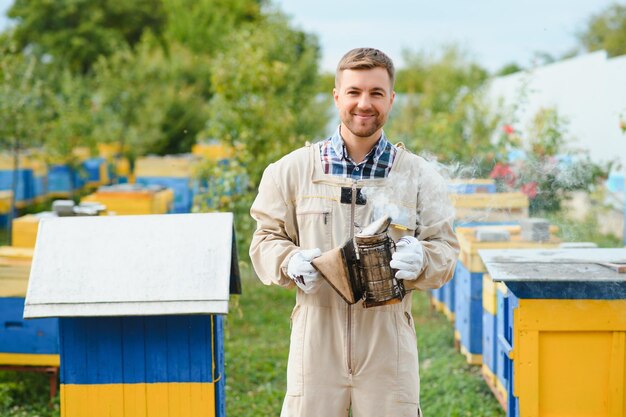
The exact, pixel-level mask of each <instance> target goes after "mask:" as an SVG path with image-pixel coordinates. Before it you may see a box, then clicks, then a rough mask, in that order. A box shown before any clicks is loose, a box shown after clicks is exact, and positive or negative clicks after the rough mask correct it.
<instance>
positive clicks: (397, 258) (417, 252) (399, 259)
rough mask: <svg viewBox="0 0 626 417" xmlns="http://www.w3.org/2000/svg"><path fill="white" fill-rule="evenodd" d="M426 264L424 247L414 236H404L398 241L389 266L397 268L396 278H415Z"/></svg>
mask: <svg viewBox="0 0 626 417" xmlns="http://www.w3.org/2000/svg"><path fill="white" fill-rule="evenodd" d="M423 265H424V249H423V248H422V244H421V243H420V241H419V240H417V239H415V238H414V237H413V236H404V237H403V238H401V239H400V240H398V242H397V243H396V251H395V252H394V253H393V255H391V262H390V263H389V266H391V267H392V268H393V269H397V270H398V272H396V278H398V279H406V280H415V279H417V276H418V275H419V273H420V271H421V270H422V266H423Z"/></svg>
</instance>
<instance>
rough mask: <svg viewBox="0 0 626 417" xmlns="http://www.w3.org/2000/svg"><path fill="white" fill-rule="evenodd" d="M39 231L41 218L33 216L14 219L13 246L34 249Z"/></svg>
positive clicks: (28, 215)
mask: <svg viewBox="0 0 626 417" xmlns="http://www.w3.org/2000/svg"><path fill="white" fill-rule="evenodd" d="M38 229H39V218H38V217H36V216H33V215H31V214H27V215H26V216H22V217H18V218H17V219H13V230H12V232H11V237H12V240H11V242H12V244H13V246H18V247H22V248H34V247H35V242H36V240H37V230H38Z"/></svg>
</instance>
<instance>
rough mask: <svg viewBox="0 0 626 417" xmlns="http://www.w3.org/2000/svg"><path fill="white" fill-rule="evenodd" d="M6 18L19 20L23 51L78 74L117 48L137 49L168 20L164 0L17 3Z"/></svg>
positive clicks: (35, 0)
mask: <svg viewBox="0 0 626 417" xmlns="http://www.w3.org/2000/svg"><path fill="white" fill-rule="evenodd" d="M7 14H8V16H9V17H10V18H13V19H15V20H16V21H17V25H16V28H15V39H16V40H17V42H18V44H19V47H20V48H21V49H23V50H25V49H27V48H29V49H32V50H33V51H35V52H36V53H37V54H39V55H40V56H44V55H45V56H50V57H52V59H53V60H54V61H56V62H58V63H62V64H64V65H67V66H68V67H69V68H70V69H71V70H72V71H74V72H79V73H85V72H87V71H89V69H90V68H91V66H92V65H93V64H94V63H95V62H96V60H97V59H98V57H100V56H101V55H104V56H107V55H110V54H111V53H113V52H114V51H115V50H116V48H117V47H118V45H120V44H124V45H130V46H133V45H135V44H136V43H137V42H139V40H140V39H141V37H142V35H143V33H144V32H145V31H147V30H150V31H152V32H153V33H155V34H157V35H158V34H160V33H161V32H162V31H163V28H164V25H165V20H166V16H165V12H164V8H163V4H162V0H139V1H130V2H129V1H124V0H15V2H14V3H13V6H11V8H10V9H9V11H8V13H7Z"/></svg>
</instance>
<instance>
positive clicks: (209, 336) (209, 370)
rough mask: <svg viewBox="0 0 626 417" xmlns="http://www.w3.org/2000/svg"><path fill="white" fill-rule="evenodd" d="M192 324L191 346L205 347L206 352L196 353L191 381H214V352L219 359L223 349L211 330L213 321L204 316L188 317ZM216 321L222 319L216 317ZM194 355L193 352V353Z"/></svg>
mask: <svg viewBox="0 0 626 417" xmlns="http://www.w3.org/2000/svg"><path fill="white" fill-rule="evenodd" d="M188 317H189V324H190V332H189V345H190V346H204V348H205V349H206V350H205V351H199V350H198V351H196V352H195V354H194V358H193V359H194V366H192V367H191V380H193V381H212V380H213V379H214V378H213V350H215V356H216V358H217V355H218V352H219V351H220V349H223V347H222V348H218V346H217V342H218V340H217V339H215V337H214V336H213V333H212V329H211V321H209V320H206V317H204V316H188ZM216 319H220V320H221V317H219V316H216ZM192 353H193V351H192Z"/></svg>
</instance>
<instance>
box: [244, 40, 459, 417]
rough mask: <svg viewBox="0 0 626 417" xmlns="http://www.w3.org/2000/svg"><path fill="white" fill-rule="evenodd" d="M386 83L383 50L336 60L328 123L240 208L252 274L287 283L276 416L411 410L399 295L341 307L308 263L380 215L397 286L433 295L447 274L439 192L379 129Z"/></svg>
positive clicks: (449, 243)
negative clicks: (323, 134)
mask: <svg viewBox="0 0 626 417" xmlns="http://www.w3.org/2000/svg"><path fill="white" fill-rule="evenodd" d="M393 85H394V66H393V62H392V61H391V59H389V57H387V56H386V55H385V54H384V53H383V52H381V51H379V50H377V49H373V48H359V49H354V50H351V51H349V52H348V53H347V54H346V55H344V57H343V58H342V59H341V61H340V62H339V64H338V66H337V72H336V78H335V88H334V89H333V95H334V101H335V105H336V107H337V109H338V111H339V116H340V119H341V124H340V126H339V127H338V129H337V130H336V131H335V133H334V134H333V135H332V136H331V137H330V138H328V139H325V140H322V141H320V142H317V143H315V144H313V145H307V146H305V147H303V148H300V149H298V150H296V151H294V152H292V153H290V154H288V155H286V156H284V157H283V158H281V159H280V160H279V161H277V162H275V163H272V164H270V165H269V166H268V167H267V168H266V170H265V172H264V174H263V177H262V179H261V182H260V185H259V192H258V195H257V197H256V199H255V201H254V203H253V205H252V208H251V210H250V212H251V215H252V217H253V218H254V219H255V220H256V222H257V228H256V231H255V232H254V236H253V239H252V244H251V247H250V256H251V259H252V263H253V265H254V269H255V271H256V273H257V275H258V276H259V278H260V279H261V281H262V282H263V283H265V284H267V285H269V284H276V285H280V286H283V287H285V288H291V287H294V286H297V288H298V289H297V295H296V305H295V307H294V309H293V312H292V315H291V323H292V332H291V341H290V350H289V359H288V367H287V368H288V369H287V393H286V396H285V400H284V403H283V408H282V413H281V416H282V417H319V416H329V417H330V416H332V417H348V415H349V413H350V411H351V412H352V416H354V417H385V416H388V417H403V416H406V417H409V416H410V417H415V416H420V415H421V411H420V396H419V365H418V352H417V341H416V336H415V327H414V323H413V318H412V316H411V296H410V294H411V293H410V292H409V295H407V296H405V297H404V299H403V300H402V302H401V303H397V304H393V305H384V306H380V307H372V308H367V309H366V308H363V305H362V302H359V303H357V304H354V305H349V304H348V303H346V302H345V301H344V300H343V299H342V298H341V297H340V296H339V295H338V294H337V293H336V292H335V291H334V290H333V289H332V287H331V286H330V285H328V283H327V282H326V281H325V280H323V279H322V278H321V277H320V275H319V273H318V272H317V271H316V269H315V268H313V266H312V265H311V260H312V259H314V258H315V257H317V256H320V254H321V253H322V252H325V251H328V250H330V249H332V248H336V247H338V246H340V245H342V244H343V243H345V242H346V240H347V239H349V238H350V237H351V236H352V235H353V234H354V233H355V231H358V230H360V229H361V228H362V227H363V226H365V225H367V224H368V223H370V222H371V221H372V220H374V218H375V217H376V216H377V215H378V214H379V213H377V211H378V212H380V211H381V210H382V211H385V210H387V211H389V212H391V216H392V219H393V222H392V226H391V228H390V230H389V235H390V236H391V237H392V238H393V239H394V240H395V241H397V242H398V243H397V249H396V251H395V253H394V254H393V258H392V260H391V267H392V268H394V269H397V270H398V272H397V274H396V277H397V278H399V279H403V280H404V286H405V288H406V289H407V290H426V289H431V288H439V287H441V286H442V285H443V284H445V283H446V282H447V281H448V280H450V278H451V277H452V274H453V271H454V266H455V263H456V259H457V255H458V243H457V241H456V239H455V236H454V233H453V231H452V221H453V211H452V209H451V208H450V203H449V200H448V198H447V195H446V185H445V183H444V181H443V179H442V177H441V176H440V175H439V174H438V173H437V172H436V170H435V169H434V168H433V167H432V165H431V164H429V163H428V162H427V161H425V160H424V159H423V158H421V157H419V156H417V155H414V154H412V153H410V152H408V151H407V150H405V149H404V147H403V146H394V145H392V144H391V143H390V142H389V140H388V139H387V137H386V136H385V133H384V132H383V125H384V124H385V122H386V121H387V117H388V115H389V111H390V110H391V107H392V104H393V101H394V98H395V92H394V91H393ZM378 195H380V196H383V197H384V198H381V199H378V198H377V196H378ZM403 236H405V238H404V239H402V241H399V239H400V238H401V237H403Z"/></svg>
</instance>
